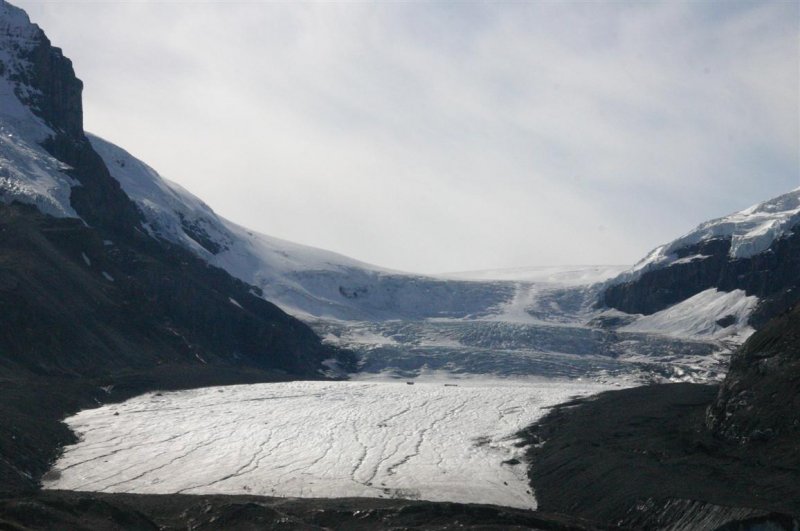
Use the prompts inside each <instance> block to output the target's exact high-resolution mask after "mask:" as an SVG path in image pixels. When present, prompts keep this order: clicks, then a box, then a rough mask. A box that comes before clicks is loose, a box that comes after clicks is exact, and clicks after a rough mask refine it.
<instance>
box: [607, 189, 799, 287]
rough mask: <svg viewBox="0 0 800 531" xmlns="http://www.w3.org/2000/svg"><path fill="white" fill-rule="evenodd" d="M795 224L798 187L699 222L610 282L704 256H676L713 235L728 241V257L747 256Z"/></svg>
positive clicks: (796, 222)
mask: <svg viewBox="0 0 800 531" xmlns="http://www.w3.org/2000/svg"><path fill="white" fill-rule="evenodd" d="M798 223H800V188H797V189H795V190H792V191H791V192H788V193H786V194H783V195H780V196H778V197H775V198H773V199H770V200H768V201H764V202H762V203H759V204H757V205H753V206H752V207H750V208H746V209H745V210H742V211H740V212H736V213H733V214H730V215H728V216H725V217H722V218H719V219H714V220H711V221H707V222H705V223H702V224H700V225H698V227H697V228H696V229H694V230H693V231H691V232H689V233H688V234H685V235H684V236H681V237H680V238H678V239H676V240H674V241H672V242H670V243H668V244H666V245H661V246H660V247H657V248H656V249H654V250H653V251H651V252H650V254H648V255H647V256H646V257H645V258H644V259H642V260H641V261H639V262H638V263H637V264H636V265H635V266H633V268H632V269H631V270H629V271H627V272H625V273H623V274H622V275H620V276H618V277H616V278H615V279H614V280H613V281H612V282H614V283H620V282H630V281H632V280H635V279H636V278H638V277H640V276H641V275H642V274H643V273H645V272H647V271H650V270H653V269H659V268H665V267H669V266H671V265H675V264H680V263H688V262H690V261H699V260H704V259H706V258H708V256H706V255H703V254H695V255H691V256H680V254H679V253H678V251H680V250H681V249H685V248H688V247H691V246H694V245H697V244H698V243H701V242H704V241H708V240H712V239H715V238H722V239H730V240H731V246H730V251H729V253H728V254H729V257H730V258H732V259H741V258H749V257H752V256H754V255H757V254H759V253H762V252H764V251H766V250H767V249H769V247H770V246H771V245H772V243H773V242H774V241H775V240H777V239H778V238H780V237H782V236H785V235H786V234H788V233H789V232H790V231H791V230H792V229H793V228H794V227H795V226H797V225H798Z"/></svg>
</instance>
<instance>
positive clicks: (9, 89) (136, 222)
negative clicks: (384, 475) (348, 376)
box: [0, 1, 352, 491]
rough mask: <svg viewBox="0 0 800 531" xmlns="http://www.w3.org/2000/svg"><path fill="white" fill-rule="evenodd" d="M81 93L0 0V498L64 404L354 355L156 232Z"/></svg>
mask: <svg viewBox="0 0 800 531" xmlns="http://www.w3.org/2000/svg"><path fill="white" fill-rule="evenodd" d="M81 91H82V83H81V82H80V80H78V79H77V77H75V74H74V72H73V69H72V65H71V63H70V61H69V60H68V59H67V58H65V57H64V56H63V54H62V52H61V50H59V49H58V48H55V47H53V46H52V45H51V44H50V41H49V40H48V39H47V37H46V36H45V34H44V32H42V30H41V29H39V28H38V26H36V25H35V24H31V22H30V20H29V19H28V17H27V15H26V14H25V13H24V12H23V11H22V10H20V9H18V8H16V7H14V6H12V5H10V4H8V3H7V2H5V1H0V200H1V202H0V257H2V259H0V308H1V309H2V312H3V319H2V320H0V393H2V397H0V411H1V412H2V417H3V419H4V420H3V423H2V426H0V490H3V491H5V490H17V489H25V488H32V487H34V486H35V485H36V483H37V480H38V477H39V476H40V475H41V474H42V473H43V472H44V471H46V470H47V468H48V466H49V462H50V460H52V458H53V457H54V456H55V454H56V453H57V451H58V447H59V445H60V444H63V443H65V442H68V441H69V440H71V437H72V435H70V434H69V433H68V432H67V431H66V430H65V428H64V427H63V425H61V424H60V419H61V418H63V417H64V415H66V414H67V413H70V412H74V411H76V410H77V409H80V408H85V407H90V406H91V405H94V404H97V403H99V402H101V401H107V400H116V399H121V398H124V397H126V396H130V395H131V394H136V393H137V392H142V391H143V390H147V389H153V388H185V387H192V386H198V385H210V384H214V383H218V384H222V383H235V382H246V381H268V380H274V379H286V378H291V377H294V378H296V377H301V376H302V377H305V378H320V377H322V374H321V372H324V371H327V370H328V367H327V366H326V364H325V362H327V360H330V359H333V358H338V359H339V361H340V362H341V363H342V364H343V365H344V366H347V364H348V363H350V362H351V361H352V357H351V356H350V355H349V354H348V353H346V352H343V351H340V350H338V349H335V348H332V347H330V346H326V345H323V344H322V342H321V340H320V339H319V337H317V336H316V334H314V332H313V331H312V330H311V329H310V328H309V327H308V326H307V325H305V324H303V323H302V322H300V321H298V320H297V319H295V318H294V317H291V316H289V315H287V314H286V313H284V312H283V311H282V310H280V309H279V308H278V307H276V306H275V305H273V304H271V303H269V302H267V301H266V300H264V299H263V298H262V297H261V296H260V295H259V293H258V290H257V288H255V287H253V286H251V285H248V284H246V283H244V282H242V281H241V280H239V279H237V278H234V277H232V276H231V275H229V274H228V273H227V272H225V271H224V270H222V269H220V268H218V267H214V266H213V265H210V264H209V263H207V262H206V261H204V260H202V259H200V258H198V257H197V256H196V255H195V254H194V253H192V252H189V251H188V250H186V249H185V248H184V247H182V246H180V245H176V244H174V243H172V242H171V241H170V240H168V239H165V238H154V237H153V236H152V234H151V233H150V230H149V227H148V224H147V221H146V217H145V216H144V215H143V213H142V211H141V210H140V207H139V206H137V204H136V203H134V202H133V201H131V199H130V198H129V197H128V196H127V195H126V193H125V191H124V190H123V189H122V187H121V186H120V184H119V182H118V181H117V180H116V179H114V178H113V177H112V175H111V174H110V173H109V170H108V167H107V166H106V164H105V162H104V161H103V159H102V158H101V157H100V155H98V154H97V152H96V151H95V149H94V148H93V146H92V143H91V142H90V140H89V139H88V138H87V137H86V135H85V134H84V131H83V116H82V107H81Z"/></svg>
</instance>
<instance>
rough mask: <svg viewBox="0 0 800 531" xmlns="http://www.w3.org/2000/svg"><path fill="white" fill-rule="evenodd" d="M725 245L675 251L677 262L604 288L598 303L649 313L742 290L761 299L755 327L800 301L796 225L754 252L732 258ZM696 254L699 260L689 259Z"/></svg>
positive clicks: (719, 240)
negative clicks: (711, 292)
mask: <svg viewBox="0 0 800 531" xmlns="http://www.w3.org/2000/svg"><path fill="white" fill-rule="evenodd" d="M730 249H731V239H730V238H715V239H710V240H705V241H701V242H700V243H697V244H694V245H691V246H688V247H684V248H682V249H679V250H678V251H677V252H676V254H677V256H678V260H676V261H675V262H673V263H672V264H671V265H669V266H668V267H664V268H658V269H652V270H649V271H646V272H645V273H643V274H642V275H641V276H639V277H638V278H635V279H634V280H632V281H629V282H625V283H621V284H616V285H611V286H609V287H608V288H607V289H606V290H605V292H604V293H603V295H602V296H601V303H602V304H604V305H606V306H609V307H611V308H616V309H618V310H621V311H623V312H627V313H642V314H645V315H649V314H652V313H655V312H657V311H660V310H663V309H665V308H668V307H670V306H672V305H673V304H676V303H678V302H681V301H683V300H685V299H687V298H689V297H691V296H693V295H696V294H697V293H700V292H701V291H704V290H706V289H709V288H714V287H715V288H717V289H719V290H721V291H733V290H735V289H742V290H744V291H745V292H746V293H747V295H755V296H757V297H758V298H759V299H761V303H760V304H759V307H758V309H757V310H756V312H755V313H754V315H753V317H752V318H751V324H753V325H754V326H756V327H758V326H760V325H763V324H764V323H765V322H766V321H767V320H768V319H769V318H770V317H772V316H775V315H777V314H779V313H781V312H782V311H784V310H785V309H786V308H788V307H789V306H790V305H791V304H794V303H795V302H797V301H798V300H799V299H800V289H798V288H799V287H800V230H798V229H797V228H795V229H794V230H793V231H792V232H790V233H789V234H787V235H786V236H784V237H782V238H779V239H776V240H775V241H774V242H773V243H772V245H771V247H770V248H769V249H767V250H766V251H765V252H762V253H759V254H756V255H754V256H750V257H746V258H738V259H735V258H732V257H731V256H730ZM697 256H702V257H703V258H696V259H690V258H691V257H697ZM682 258H685V259H686V261H682V260H680V259H682Z"/></svg>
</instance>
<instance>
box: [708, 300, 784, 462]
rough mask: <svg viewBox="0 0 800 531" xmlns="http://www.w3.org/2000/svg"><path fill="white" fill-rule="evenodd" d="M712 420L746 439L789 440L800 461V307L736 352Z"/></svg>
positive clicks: (718, 429) (723, 432)
mask: <svg viewBox="0 0 800 531" xmlns="http://www.w3.org/2000/svg"><path fill="white" fill-rule="evenodd" d="M707 423H708V425H709V427H710V428H711V429H712V430H713V431H714V433H716V434H717V435H719V436H721V437H723V438H724V439H728V440H733V441H736V442H739V443H741V444H748V443H749V444H757V445H764V444H773V443H779V444H780V443H782V442H783V443H785V444H788V445H789V446H790V447H793V452H794V455H795V461H797V462H800V306H797V307H795V308H794V309H793V310H791V311H789V312H787V313H786V314H784V315H782V316H780V317H778V318H776V319H773V320H772V321H770V322H769V323H768V324H767V325H766V326H765V327H764V328H763V329H762V330H760V331H759V332H757V333H756V334H754V335H753V336H752V337H751V338H750V339H749V340H748V341H747V342H746V343H745V344H744V345H743V346H742V348H740V349H739V350H738V351H737V352H736V353H735V354H734V355H733V358H732V359H731V367H730V370H729V372H728V375H727V377H726V378H725V381H724V382H723V384H722V386H721V388H720V391H719V394H718V396H717V398H716V400H715V401H714V403H713V404H712V405H711V407H709V409H708V415H707ZM790 453H791V452H790Z"/></svg>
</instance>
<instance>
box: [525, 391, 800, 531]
mask: <svg viewBox="0 0 800 531" xmlns="http://www.w3.org/2000/svg"><path fill="white" fill-rule="evenodd" d="M717 392H718V388H717V387H715V386H704V385H697V384H669V385H654V386H648V387H639V388H634V389H627V390H622V391H612V392H607V393H603V394H601V395H599V396H597V397H594V398H588V399H581V400H576V401H574V402H570V403H567V404H563V405H560V406H557V407H556V408H554V409H553V411H552V412H551V413H550V414H548V415H547V416H546V417H545V418H544V419H543V420H542V421H541V422H539V423H538V424H536V425H534V426H531V427H530V428H528V429H527V430H525V432H523V434H524V436H525V437H526V439H527V441H528V442H529V443H531V444H533V445H534V446H532V447H531V448H530V449H529V450H528V457H529V459H530V460H531V463H532V465H531V469H530V478H531V485H532V486H533V488H534V489H535V490H536V496H537V499H538V501H539V507H540V508H541V509H542V510H545V511H553V512H558V513H564V514H573V515H576V516H581V517H584V518H590V519H591V520H592V521H594V522H597V523H599V524H606V525H610V524H616V525H620V526H622V527H625V528H664V527H667V528H670V527H674V528H677V529H716V528H718V527H721V526H723V525H726V524H731V523H732V522H739V521H742V520H748V519H750V520H753V521H762V520H763V521H770V522H773V523H774V524H775V525H776V526H777V527H775V528H776V529H792V528H793V527H792V526H793V525H797V520H793V519H792V518H791V517H788V516H785V515H795V516H796V515H800V467H798V466H797V465H798V462H797V458H798V450H797V446H796V444H795V446H794V447H776V446H761V445H754V446H750V445H747V446H742V445H740V444H731V443H729V442H727V441H725V440H723V439H720V438H719V437H717V436H716V435H715V434H714V432H713V431H711V430H709V429H708V428H707V426H706V410H707V408H708V406H709V404H711V403H712V401H713V400H714V399H715V396H716V395H717ZM542 442H543V443H544V444H541V443H542ZM781 515H784V516H781ZM737 525H738V524H737ZM734 528H736V527H734Z"/></svg>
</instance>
